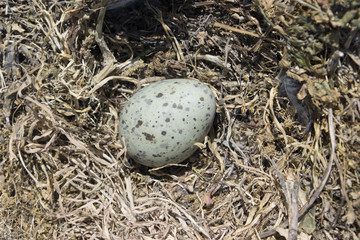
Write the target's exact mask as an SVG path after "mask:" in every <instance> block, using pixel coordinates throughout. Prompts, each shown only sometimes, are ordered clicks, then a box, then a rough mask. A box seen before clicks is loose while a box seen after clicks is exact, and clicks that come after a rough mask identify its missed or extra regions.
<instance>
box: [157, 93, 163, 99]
mask: <svg viewBox="0 0 360 240" xmlns="http://www.w3.org/2000/svg"><path fill="white" fill-rule="evenodd" d="M162 96H164V94H162V93H158V95H156V97H157V98H161V97H162Z"/></svg>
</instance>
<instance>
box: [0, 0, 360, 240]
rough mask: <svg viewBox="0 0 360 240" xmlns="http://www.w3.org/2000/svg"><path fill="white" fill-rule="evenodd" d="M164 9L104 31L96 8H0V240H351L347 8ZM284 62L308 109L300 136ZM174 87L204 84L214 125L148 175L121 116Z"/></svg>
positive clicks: (356, 111)
mask: <svg viewBox="0 0 360 240" xmlns="http://www.w3.org/2000/svg"><path fill="white" fill-rule="evenodd" d="M165 2H168V1H158V3H155V4H152V3H150V4H148V3H146V4H141V3H140V4H137V5H136V6H137V7H138V8H126V9H125V10H120V11H119V12H117V13H114V12H112V13H107V15H106V16H105V23H104V25H102V22H103V17H104V13H105V12H104V11H103V10H101V7H100V6H101V1H97V2H95V1H87V0H82V1H50V0H49V1H46V0H41V1H32V2H31V3H28V1H23V0H20V1H12V0H9V1H5V2H0V12H1V16H2V18H1V19H0V39H1V42H0V43H1V45H0V49H1V53H0V58H1V60H2V65H1V66H2V69H1V72H0V80H1V89H0V96H1V98H0V106H1V107H2V112H1V113H0V114H1V123H0V131H1V135H0V156H1V158H0V219H1V220H0V239H260V238H264V239H280V238H281V237H283V238H284V239H289V240H290V239H297V238H299V239H310V238H313V239H359V238H360V235H359V232H360V219H359V218H358V216H359V215H360V212H359V211H360V204H359V199H360V179H359V169H360V166H359V164H360V156H359V153H360V148H359V144H360V137H359V136H360V87H359V84H360V83H359V79H360V78H359V65H360V64H359V62H360V61H359V54H360V48H359V38H360V36H359V31H358V26H357V25H356V23H357V21H358V20H359V19H357V18H356V15H355V16H353V17H352V18H351V16H350V17H349V16H347V15H346V19H345V17H343V16H345V13H349V12H351V13H353V10H352V7H353V8H354V6H355V7H356V6H357V5H356V2H355V1H354V2H351V1H342V3H341V4H340V3H339V4H338V5H336V6H330V5H329V3H328V2H327V1H310V0H308V1H294V2H291V3H290V2H289V1H281V2H279V1H275V2H274V1H270V0H262V1H248V2H242V3H233V1H197V2H190V1H173V3H171V4H170V3H167V4H164V3H165ZM184 2H185V3H184ZM161 3H162V4H161ZM331 7H332V8H331ZM335 8H339V9H340V10H338V11H337V12H335V13H334V14H333V16H331V13H333V12H332V11H331V10H333V11H334V9H335ZM346 11H348V12H346ZM111 14H112V15H111ZM336 14H337V15H336ZM301 16H310V18H311V19H312V20H311V21H310V20H309V19H308V20H309V21H308V22H305V23H306V24H305V25H301V24H300V23H303V22H301V21H303V20H301ZM342 17H343V18H342ZM299 21H300V23H299ZM319 26H321V31H320V30H319V31H320V32H319V35H318V36H317V37H316V36H315V35H311V34H312V32H311V31H312V29H313V28H314V27H315V29H316V28H317V29H319V28H318V27H319ZM303 27H307V28H304V29H303ZM298 28H300V29H301V31H300V30H299V31H298ZM331 29H335V30H336V31H335V30H334V32H336V33H337V34H338V35H336V36H332V35H331V32H329V31H330V30H331ZM302 34H303V35H302ZM307 34H308V35H307ZM329 35H331V36H329ZM310 38H312V42H310V43H308V42H306V41H307V40H309V39H310ZM295 43H296V44H295ZM309 44H310V45H311V44H312V45H311V46H310V47H308V46H309ZM335 50H338V51H335ZM311 51H312V52H311ZM281 68H283V70H284V71H285V72H286V74H287V76H290V77H291V78H293V79H295V80H298V81H301V82H302V83H303V87H302V89H301V90H300V92H299V93H298V94H297V98H299V99H305V97H306V96H307V97H308V98H310V99H311V101H310V107H311V108H312V111H311V114H312V116H313V118H314V122H313V125H312V129H311V130H310V131H309V132H307V133H305V134H304V132H302V131H303V130H304V126H302V125H301V124H299V123H298V120H297V118H296V115H295V112H296V109H294V108H293V107H292V106H290V104H286V103H288V101H287V100H285V99H284V98H281V97H279V96H278V86H279V73H280V70H281ZM286 70H287V71H286ZM175 77H186V78H196V79H199V80H201V81H203V82H205V83H207V84H208V85H209V86H210V87H211V88H212V90H213V92H214V94H215V95H216V98H217V102H218V108H217V113H218V114H217V119H216V123H215V124H214V128H213V130H212V131H211V133H210V135H209V137H207V138H206V139H205V141H204V142H203V143H199V144H198V146H199V147H200V148H201V149H200V150H199V152H198V153H196V154H195V155H194V156H192V157H191V158H190V160H188V161H186V162H184V164H182V165H178V166H172V167H167V168H162V169H155V170H149V169H146V168H144V167H141V166H138V165H136V164H135V163H134V162H132V160H131V159H128V158H127V156H126V148H124V147H123V146H122V144H121V140H120V139H119V138H118V136H117V135H118V134H117V133H118V124H117V121H118V114H119V111H120V109H121V105H122V104H123V103H124V102H125V101H126V100H127V99H128V98H129V97H130V96H131V95H132V93H133V92H135V91H136V90H138V89H139V88H141V87H142V86H145V85H147V84H148V83H150V82H154V81H159V80H161V79H165V78H175Z"/></svg>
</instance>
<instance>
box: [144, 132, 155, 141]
mask: <svg viewBox="0 0 360 240" xmlns="http://www.w3.org/2000/svg"><path fill="white" fill-rule="evenodd" d="M142 134H143V135H144V136H145V139H146V140H148V141H152V140H154V139H155V136H154V135H153V134H149V133H146V132H143V133H142Z"/></svg>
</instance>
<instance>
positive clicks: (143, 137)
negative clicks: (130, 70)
mask: <svg viewBox="0 0 360 240" xmlns="http://www.w3.org/2000/svg"><path fill="white" fill-rule="evenodd" d="M215 112H216V101H215V98H214V95H213V93H212V92H211V90H210V88H209V87H208V86H206V85H205V84H203V83H201V82H199V81H195V80H189V79H167V80H163V81H159V82H156V83H152V84H150V85H148V86H146V87H144V88H142V89H141V90H139V91H138V92H136V93H135V94H134V95H133V96H132V97H131V98H130V99H129V100H128V101H127V102H126V103H125V105H124V107H123V108H122V110H121V112H120V115H119V135H120V137H121V138H124V139H125V144H126V147H127V153H128V155H129V156H130V157H131V158H132V159H133V160H134V161H136V162H138V163H140V164H142V165H145V166H148V167H161V166H165V165H167V164H174V163H180V162H182V161H184V160H185V159H187V158H188V157H190V156H191V155H192V154H193V153H194V152H195V151H196V149H197V147H196V146H195V145H194V143H196V142H201V141H203V140H204V138H205V136H206V135H207V134H208V132H209V130H210V128H211V126H212V124H213V121H214V117H215Z"/></svg>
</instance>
